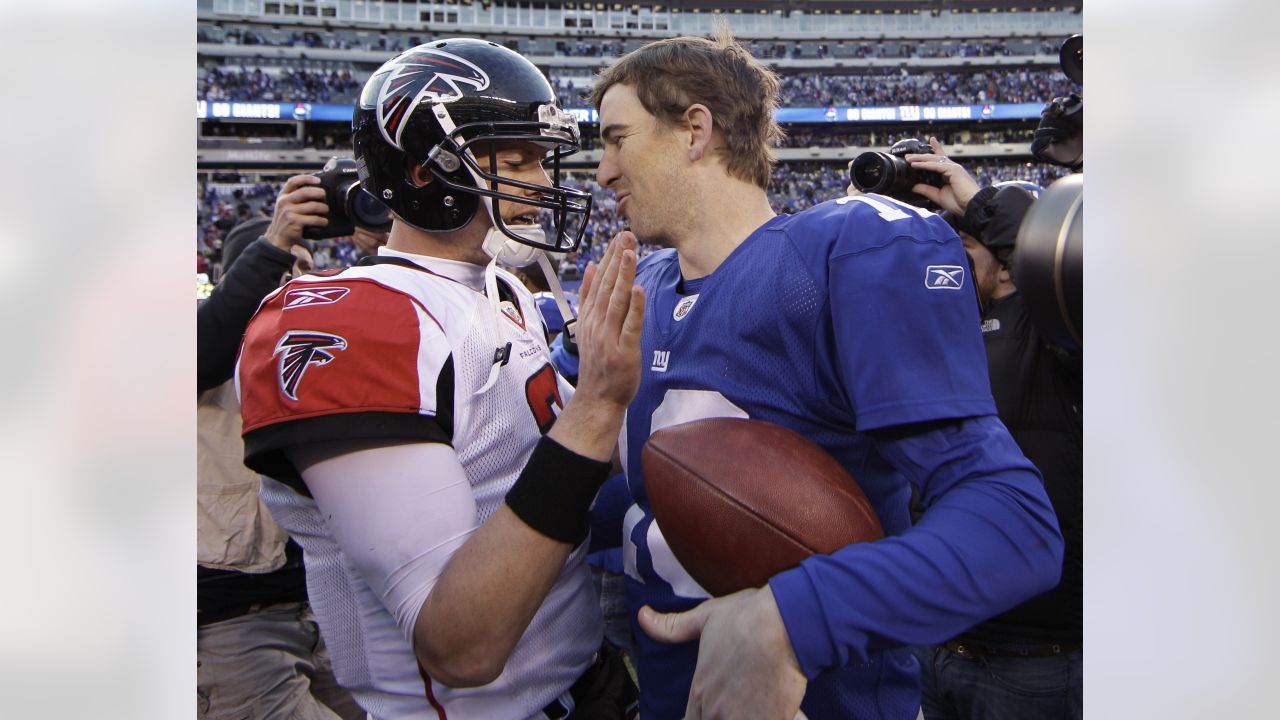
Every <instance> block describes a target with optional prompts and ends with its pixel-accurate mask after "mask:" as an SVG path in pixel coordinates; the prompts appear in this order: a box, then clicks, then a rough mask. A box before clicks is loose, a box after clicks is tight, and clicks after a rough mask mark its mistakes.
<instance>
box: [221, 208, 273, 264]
mask: <svg viewBox="0 0 1280 720" xmlns="http://www.w3.org/2000/svg"><path fill="white" fill-rule="evenodd" d="M270 225H271V218H269V217H256V218H252V219H249V220H245V221H244V222H242V223H240V224H239V225H237V226H235V227H233V228H231V232H229V233H227V239H226V240H223V241H222V271H223V272H226V271H228V270H230V269H231V263H233V262H235V261H236V258H238V257H240V253H242V252H244V249H245V248H247V247H249V243H251V242H253V241H254V240H257V239H258V238H259V237H262V234H263V233H264V232H266V231H267V227H268V226H270Z"/></svg>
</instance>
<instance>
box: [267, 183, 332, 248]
mask: <svg viewBox="0 0 1280 720" xmlns="http://www.w3.org/2000/svg"><path fill="white" fill-rule="evenodd" d="M328 224H329V206H328V205H326V204H325V202H324V188H322V187H320V178H318V177H316V176H315V175H294V176H293V177H291V178H289V179H288V180H286V181H285V183H284V187H283V188H280V196H279V197H277V198H276V209H275V213H274V214H273V215H272V216H271V225H270V226H269V227H267V232H266V233H264V235H265V236H266V238H267V242H269V243H271V244H272V245H275V246H276V247H278V248H280V249H281V250H288V249H289V248H290V247H293V246H294V245H297V244H298V243H299V242H301V241H302V231H303V229H305V228H307V227H324V226H325V225H328Z"/></svg>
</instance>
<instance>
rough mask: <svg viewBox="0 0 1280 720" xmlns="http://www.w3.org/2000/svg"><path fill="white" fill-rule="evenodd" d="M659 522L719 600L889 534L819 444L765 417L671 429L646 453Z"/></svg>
mask: <svg viewBox="0 0 1280 720" xmlns="http://www.w3.org/2000/svg"><path fill="white" fill-rule="evenodd" d="M640 457H641V463H642V465H643V467H644V482H645V492H646V493H647V494H648V496H649V503H650V504H651V505H652V507H653V515H654V519H655V520H656V521H657V523H658V527H659V528H661V530H662V534H663V536H664V537H666V539H667V544H668V545H669V546H670V547H671V551H672V552H673V553H674V554H675V556H676V559H677V560H679V561H680V564H681V565H683V566H684V568H685V570H687V571H689V575H690V576H691V577H692V578H693V579H694V580H696V581H698V584H699V585H701V586H702V587H703V588H705V589H706V590H707V592H709V593H711V594H712V595H714V596H717V597H718V596H721V595H728V594H729V593H733V592H737V591H738V590H743V589H746V588H753V587H760V586H762V585H764V584H765V583H766V582H767V581H768V580H769V578H770V577H771V576H773V575H775V574H777V573H779V572H781V571H783V570H786V569H788V568H791V567H795V566H796V565H798V564H799V563H800V561H801V560H803V559H805V558H806V557H808V556H809V555H812V554H813V553H831V552H834V551H836V550H838V549H839V548H842V547H844V546H845V545H848V544H850V543H855V542H868V541H871V540H878V539H880V538H882V537H884V530H882V529H881V527H880V520H879V519H878V518H877V517H876V513H875V510H874V509H873V508H872V507H871V503H870V502H869V501H868V500H867V496H866V495H865V494H863V492H862V489H861V488H859V487H858V484H857V483H856V482H854V480H853V478H852V477H850V476H849V473H847V472H845V469H844V468H843V467H842V466H841V465H840V464H839V463H838V462H836V460H835V458H833V457H831V456H830V455H828V454H827V452H826V451H825V450H823V449H822V448H821V447H819V446H818V444H817V443H815V442H813V441H812V440H810V439H808V438H806V437H804V436H802V435H800V434H798V433H796V432H793V431H791V430H788V429H787V428H784V427H782V426H780V425H774V424H773V423H768V422H764V421H761V420H743V419H739V418H711V419H707V420H697V421H694V422H689V423H684V424H681V425H674V426H672V427H668V428H664V429H662V430H659V431H658V432H656V433H654V434H653V435H651V436H650V437H649V440H648V442H647V443H645V446H644V448H643V449H642V450H641V453H640Z"/></svg>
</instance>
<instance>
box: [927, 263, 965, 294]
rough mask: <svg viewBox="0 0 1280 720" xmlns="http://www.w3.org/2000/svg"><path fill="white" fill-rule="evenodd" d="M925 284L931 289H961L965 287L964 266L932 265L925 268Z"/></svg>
mask: <svg viewBox="0 0 1280 720" xmlns="http://www.w3.org/2000/svg"><path fill="white" fill-rule="evenodd" d="M924 286H925V287H927V288H929V289H930V290H959V289H960V288H962V287H964V268H963V267H961V266H959V265H930V266H929V267H927V268H925V269H924Z"/></svg>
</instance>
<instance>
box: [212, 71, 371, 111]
mask: <svg viewBox="0 0 1280 720" xmlns="http://www.w3.org/2000/svg"><path fill="white" fill-rule="evenodd" d="M364 80H365V78H359V79H357V78H355V77H353V76H352V74H351V72H350V71H349V70H343V71H341V72H339V71H337V70H332V71H329V72H320V71H313V70H308V69H306V68H295V67H287V66H286V67H284V68H281V69H279V71H277V72H271V71H269V70H264V69H263V68H260V67H255V68H253V69H249V68H246V67H239V68H234V67H229V66H222V67H220V66H217V65H213V66H210V67H207V68H206V69H205V73H204V76H203V77H199V78H197V90H196V97H197V99H199V100H231V101H239V102H257V101H261V102H320V103H328V102H332V103H351V102H354V101H355V98H356V96H357V95H358V94H359V92H360V88H361V86H362V85H363V84H364Z"/></svg>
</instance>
